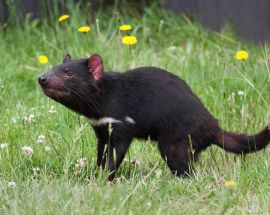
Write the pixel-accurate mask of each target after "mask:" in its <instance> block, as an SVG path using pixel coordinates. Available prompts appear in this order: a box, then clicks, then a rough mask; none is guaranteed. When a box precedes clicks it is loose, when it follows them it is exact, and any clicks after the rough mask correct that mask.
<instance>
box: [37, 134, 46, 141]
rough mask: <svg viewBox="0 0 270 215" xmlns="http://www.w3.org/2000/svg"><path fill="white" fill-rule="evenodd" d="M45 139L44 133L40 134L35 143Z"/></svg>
mask: <svg viewBox="0 0 270 215" xmlns="http://www.w3.org/2000/svg"><path fill="white" fill-rule="evenodd" d="M44 141H45V135H44V134H41V135H39V136H38V139H37V143H43V142H44Z"/></svg>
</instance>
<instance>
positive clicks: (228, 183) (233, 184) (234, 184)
mask: <svg viewBox="0 0 270 215" xmlns="http://www.w3.org/2000/svg"><path fill="white" fill-rule="evenodd" d="M225 187H228V188H234V187H236V183H235V182H234V181H225Z"/></svg>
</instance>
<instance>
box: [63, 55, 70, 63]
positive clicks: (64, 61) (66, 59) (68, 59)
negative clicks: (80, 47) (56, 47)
mask: <svg viewBox="0 0 270 215" xmlns="http://www.w3.org/2000/svg"><path fill="white" fill-rule="evenodd" d="M70 61H71V56H70V54H67V55H66V56H65V58H64V60H63V63H68V62H70Z"/></svg>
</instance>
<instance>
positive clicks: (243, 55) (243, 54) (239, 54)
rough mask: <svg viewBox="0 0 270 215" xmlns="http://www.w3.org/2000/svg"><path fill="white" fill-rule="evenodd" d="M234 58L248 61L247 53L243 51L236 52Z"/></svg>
mask: <svg viewBox="0 0 270 215" xmlns="http://www.w3.org/2000/svg"><path fill="white" fill-rule="evenodd" d="M235 58H236V59H237V60H247V59H248V52H247V51H244V50H240V51H238V52H236V54H235Z"/></svg>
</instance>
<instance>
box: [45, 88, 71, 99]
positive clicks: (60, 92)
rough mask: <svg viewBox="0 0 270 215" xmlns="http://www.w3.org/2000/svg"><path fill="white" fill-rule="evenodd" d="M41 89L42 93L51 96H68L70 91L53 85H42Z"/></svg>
mask: <svg viewBox="0 0 270 215" xmlns="http://www.w3.org/2000/svg"><path fill="white" fill-rule="evenodd" d="M42 90H43V92H44V94H45V95H46V96H48V97H51V98H61V97H65V96H69V94H70V92H68V91H66V90H64V89H56V88H53V87H49V86H47V87H42Z"/></svg>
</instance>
